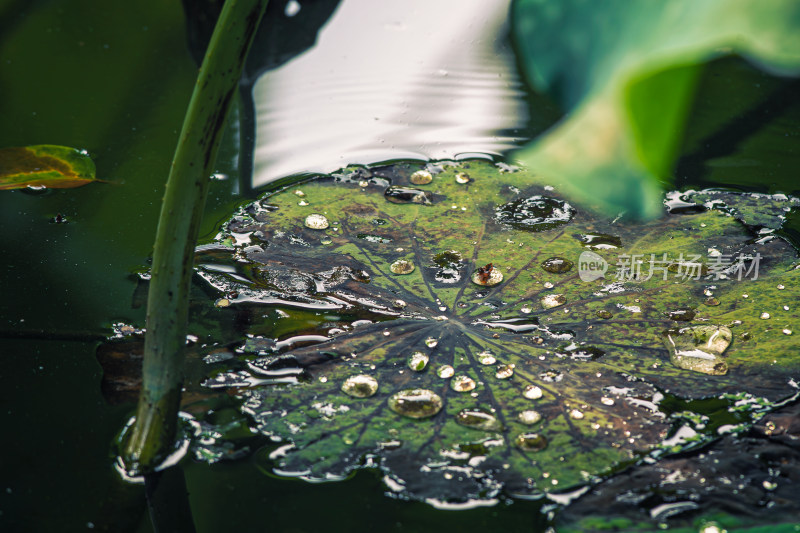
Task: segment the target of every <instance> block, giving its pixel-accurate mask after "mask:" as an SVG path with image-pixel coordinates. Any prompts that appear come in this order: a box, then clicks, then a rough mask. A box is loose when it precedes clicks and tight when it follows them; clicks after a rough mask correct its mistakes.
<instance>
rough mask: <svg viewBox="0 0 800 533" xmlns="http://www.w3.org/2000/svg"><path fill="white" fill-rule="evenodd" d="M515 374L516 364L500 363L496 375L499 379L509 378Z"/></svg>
mask: <svg viewBox="0 0 800 533" xmlns="http://www.w3.org/2000/svg"><path fill="white" fill-rule="evenodd" d="M513 375H514V365H513V364H511V365H500V366H498V367H497V372H496V373H495V375H494V376H495V377H496V378H497V379H508V378H510V377H511V376H513Z"/></svg>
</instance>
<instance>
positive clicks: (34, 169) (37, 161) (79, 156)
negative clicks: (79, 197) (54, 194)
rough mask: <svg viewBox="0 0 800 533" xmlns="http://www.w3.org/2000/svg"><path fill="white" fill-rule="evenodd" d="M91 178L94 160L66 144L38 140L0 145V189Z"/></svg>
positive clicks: (73, 183)
mask: <svg viewBox="0 0 800 533" xmlns="http://www.w3.org/2000/svg"><path fill="white" fill-rule="evenodd" d="M92 181H97V180H96V178H95V166H94V161H92V159H91V158H90V157H89V156H88V155H87V154H86V153H85V152H82V151H80V150H76V149H75V148H69V147H67V146H56V145H50V144H40V145H35V146H26V147H13V148H0V190H6V189H23V188H26V187H47V188H50V189H68V188H72V187H80V186H81V185H86V184H87V183H89V182H92Z"/></svg>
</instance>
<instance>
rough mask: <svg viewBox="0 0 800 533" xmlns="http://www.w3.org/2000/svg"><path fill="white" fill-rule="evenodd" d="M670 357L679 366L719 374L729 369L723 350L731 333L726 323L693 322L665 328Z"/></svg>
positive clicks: (729, 339)
mask: <svg viewBox="0 0 800 533" xmlns="http://www.w3.org/2000/svg"><path fill="white" fill-rule="evenodd" d="M666 337H667V345H668V347H669V348H670V349H671V355H670V360H671V361H672V364H674V365H675V366H677V367H678V368H685V369H687V370H693V371H695V372H701V373H703V374H710V375H714V376H721V375H723V374H726V373H727V372H728V364H727V363H726V362H725V361H724V360H723V359H722V357H721V355H722V353H723V352H724V351H725V350H726V349H727V348H728V346H730V344H731V338H732V333H731V330H730V329H729V328H727V327H726V326H693V327H686V328H680V329H677V330H674V329H673V330H669V331H667V332H666Z"/></svg>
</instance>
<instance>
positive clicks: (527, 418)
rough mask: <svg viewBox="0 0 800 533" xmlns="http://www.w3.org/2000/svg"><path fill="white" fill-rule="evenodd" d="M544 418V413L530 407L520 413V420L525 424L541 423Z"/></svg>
mask: <svg viewBox="0 0 800 533" xmlns="http://www.w3.org/2000/svg"><path fill="white" fill-rule="evenodd" d="M541 420H542V415H541V413H539V411H534V410H532V409H529V410H527V411H522V412H521V413H520V414H519V421H520V422H522V423H523V424H527V425H528V426H532V425H534V424H537V423H539V421H541Z"/></svg>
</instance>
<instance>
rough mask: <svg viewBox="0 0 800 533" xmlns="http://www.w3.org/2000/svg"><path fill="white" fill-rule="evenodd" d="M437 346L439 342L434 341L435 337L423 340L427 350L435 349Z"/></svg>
mask: <svg viewBox="0 0 800 533" xmlns="http://www.w3.org/2000/svg"><path fill="white" fill-rule="evenodd" d="M437 344H439V341H438V340H436V338H435V337H428V338H427V339H425V346H427V347H428V348H436V345H437Z"/></svg>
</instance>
